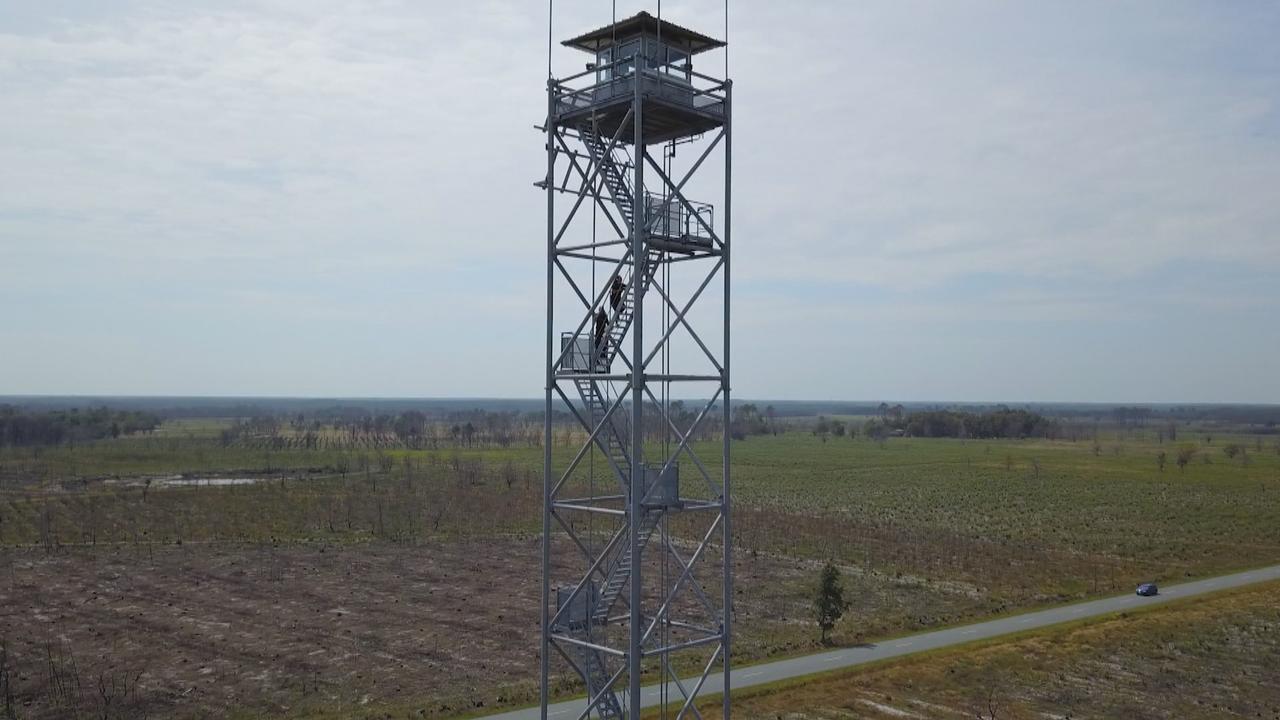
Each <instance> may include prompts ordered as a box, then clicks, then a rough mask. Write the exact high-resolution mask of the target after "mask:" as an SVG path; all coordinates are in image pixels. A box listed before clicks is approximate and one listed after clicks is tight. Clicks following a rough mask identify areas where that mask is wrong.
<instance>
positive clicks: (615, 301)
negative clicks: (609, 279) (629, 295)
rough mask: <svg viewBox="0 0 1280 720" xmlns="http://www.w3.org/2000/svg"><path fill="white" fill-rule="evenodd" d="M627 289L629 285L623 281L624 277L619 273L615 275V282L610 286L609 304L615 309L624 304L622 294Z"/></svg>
mask: <svg viewBox="0 0 1280 720" xmlns="http://www.w3.org/2000/svg"><path fill="white" fill-rule="evenodd" d="M626 291H627V286H626V285H625V284H624V283H623V282H622V278H620V277H618V276H617V275H614V276H613V284H612V285H610V286H609V304H610V305H611V306H613V309H614V310H617V309H618V306H619V305H621V304H622V295H623V294H624V293H625V292H626Z"/></svg>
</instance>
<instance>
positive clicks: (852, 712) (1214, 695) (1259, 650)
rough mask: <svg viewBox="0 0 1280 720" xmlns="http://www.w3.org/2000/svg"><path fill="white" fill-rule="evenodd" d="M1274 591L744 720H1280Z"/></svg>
mask: <svg viewBox="0 0 1280 720" xmlns="http://www.w3.org/2000/svg"><path fill="white" fill-rule="evenodd" d="M1277 667H1280V583H1270V584H1268V585H1263V586H1259V587H1256V588H1249V589H1245V590H1240V591H1235V592H1231V593H1226V594H1223V595H1217V596H1212V597H1208V598H1199V599H1194V600H1188V601H1186V602H1182V603H1179V604H1176V605H1173V606H1166V607H1162V608H1160V609H1156V610H1152V611H1148V612H1143V613H1138V614H1133V615H1128V616H1125V615H1121V616H1116V617H1111V618H1108V619H1105V620H1101V621H1097V622H1092V623H1087V624H1083V625H1075V626H1069V627H1065V628H1060V629H1056V630H1050V631H1047V632H1042V633H1038V634H1035V635H1031V636H1025V637H1022V638H1020V639H1014V640H1010V641H1005V642H999V641H997V642H994V643H992V644H987V645H984V646H981V647H977V648H961V649H957V650H951V651H941V652H937V653H932V654H928V655H924V656H921V657H918V658H915V659H908V660H905V661H901V662H897V663H894V664H889V665H882V666H879V667H875V668H871V669H867V670H862V671H853V672H851V673H847V674H842V675H838V676H832V677H826V678H820V679H817V680H813V681H810V682H807V683H803V684H798V685H796V686H794V687H790V688H787V689H781V690H774V691H760V692H757V693H755V694H753V695H752V696H751V697H746V698H742V699H740V700H738V701H736V702H735V704H734V715H735V717H740V718H744V719H754V718H761V719H764V718H768V719H769V720H775V719H776V718H785V719H787V720H809V719H817V718H824V719H825V718H885V719H887V718H897V719H900V718H991V717H992V716H993V715H992V711H993V710H994V717H995V718H997V719H998V720H1022V719H1026V720H1030V719H1032V718H1035V719H1036V720H1039V719H1041V718H1094V717H1098V718H1102V717H1105V718H1112V717H1125V718H1267V719H1274V718H1280V673H1277V672H1276V668H1277Z"/></svg>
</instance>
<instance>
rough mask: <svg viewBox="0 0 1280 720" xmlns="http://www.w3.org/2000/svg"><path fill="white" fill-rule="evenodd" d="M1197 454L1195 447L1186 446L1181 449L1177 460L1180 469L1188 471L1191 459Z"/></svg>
mask: <svg viewBox="0 0 1280 720" xmlns="http://www.w3.org/2000/svg"><path fill="white" fill-rule="evenodd" d="M1195 456H1196V449H1195V448H1194V447H1184V448H1182V449H1181V450H1179V451H1178V460H1177V462H1178V469H1179V470H1181V471H1183V472H1186V470H1187V465H1189V464H1190V463H1191V459H1192V458H1194V457H1195Z"/></svg>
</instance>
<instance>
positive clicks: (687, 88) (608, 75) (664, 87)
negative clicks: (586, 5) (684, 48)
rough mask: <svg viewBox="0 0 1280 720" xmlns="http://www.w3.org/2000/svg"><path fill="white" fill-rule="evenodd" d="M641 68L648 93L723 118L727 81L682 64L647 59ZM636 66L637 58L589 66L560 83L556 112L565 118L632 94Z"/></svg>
mask: <svg viewBox="0 0 1280 720" xmlns="http://www.w3.org/2000/svg"><path fill="white" fill-rule="evenodd" d="M642 65H643V67H644V69H642V70H641V71H640V73H639V76H640V78H641V82H642V83H643V87H642V90H643V91H644V92H646V93H647V94H650V95H655V96H657V97H660V98H662V99H663V100H666V101H667V102H671V103H675V104H678V105H684V106H687V107H688V108H690V109H692V110H696V111H698V112H703V113H708V114H711V115H717V116H723V115H724V106H725V97H726V86H727V82H726V81H724V80H720V79H718V78H714V77H711V76H710V75H703V74H701V73H698V72H694V71H693V70H691V69H689V68H688V67H687V66H686V65H685V64H684V63H683V62H679V63H666V64H658V63H656V62H653V61H650V60H649V59H648V58H644V62H643V63H642ZM635 66H636V56H629V57H624V58H619V59H617V60H614V61H613V62H611V63H608V64H606V65H600V66H594V65H589V66H588V69H587V70H586V71H584V72H581V73H578V74H576V75H570V76H569V77H567V78H562V79H560V80H557V81H556V83H555V91H556V96H555V101H556V112H557V113H559V114H561V115H564V114H569V113H572V112H575V111H578V110H587V109H590V108H592V107H596V106H600V105H604V104H607V103H609V102H612V101H613V100H616V99H618V98H621V97H625V96H630V95H632V94H633V93H635V80H636V73H635V71H634V69H635ZM602 78H603V79H602ZM583 83H587V84H585V85H584V84H583Z"/></svg>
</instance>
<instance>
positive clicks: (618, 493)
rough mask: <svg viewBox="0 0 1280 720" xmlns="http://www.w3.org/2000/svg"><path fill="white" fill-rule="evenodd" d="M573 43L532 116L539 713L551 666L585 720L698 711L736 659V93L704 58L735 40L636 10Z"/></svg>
mask: <svg viewBox="0 0 1280 720" xmlns="http://www.w3.org/2000/svg"><path fill="white" fill-rule="evenodd" d="M563 44H564V45H565V46H566V47H569V48H574V49H577V50H581V51H583V52H585V53H588V54H589V55H590V56H591V58H590V59H589V61H588V62H587V65H586V71H585V72H580V73H578V74H576V75H572V76H570V77H565V78H561V79H549V80H548V84H547V120H546V124H545V127H544V128H542V129H543V130H545V131H546V150H547V169H546V176H545V177H544V179H543V180H542V181H540V182H539V183H538V186H539V187H540V188H542V189H544V190H545V191H546V197H547V268H546V272H547V327H546V333H547V336H546V342H547V348H546V351H547V357H546V427H545V429H544V446H543V447H544V453H545V455H544V481H543V482H544V490H543V503H544V504H543V543H542V553H543V554H542V593H543V594H542V619H541V622H542V646H541V654H540V661H541V678H542V717H543V718H544V720H545V718H546V717H547V704H548V680H549V678H550V677H551V676H552V675H557V674H559V675H565V676H567V677H572V676H575V675H576V676H577V677H579V678H581V680H582V683H583V684H584V685H585V690H586V694H587V699H586V700H585V701H583V702H582V704H581V708H580V712H579V714H578V716H577V717H578V719H579V720H582V719H583V718H587V717H597V718H609V719H613V718H624V717H626V718H633V719H634V718H638V717H639V716H640V711H641V709H642V708H649V707H658V708H660V709H659V710H658V711H657V712H658V714H659V716H660V717H663V718H666V717H674V718H683V717H697V718H701V717H702V712H705V706H704V707H702V708H699V707H698V706H697V704H696V700H697V699H698V697H699V695H700V694H701V695H703V696H706V695H708V694H712V693H720V692H722V690H724V689H725V688H727V687H728V686H729V682H728V681H729V666H730V662H729V657H730V652H729V651H730V638H731V632H730V627H731V621H732V586H733V574H732V569H731V568H732V565H731V561H732V535H731V528H730V522H729V520H730V506H729V500H730V482H729V424H730V423H729V421H730V417H729V247H730V243H729V218H730V197H731V192H730V169H731V155H732V153H731V143H730V137H731V134H730V128H731V122H730V116H731V113H730V108H731V87H732V85H731V83H730V81H729V80H728V79H726V78H715V77H712V76H710V75H706V74H702V73H700V72H695V71H694V60H695V59H696V58H698V56H699V54H700V53H703V52H706V51H708V50H715V49H719V48H724V47H725V43H724V42H722V41H720V40H716V39H714V38H711V37H708V36H706V35H703V34H701V33H698V32H695V31H693V30H690V29H687V28H683V27H680V26H678V25H675V24H673V23H670V22H666V21H664V20H662V19H660V18H655V17H653V16H652V15H649V14H648V13H640V14H638V15H635V16H634V17H630V18H627V19H625V20H621V21H618V22H615V23H614V24H613V25H610V26H607V27H604V28H601V29H599V30H595V31H592V32H589V33H586V34H584V35H581V36H578V37H575V38H573V39H571V40H567V41H565V42H564V43H563ZM726 65H727V64H726ZM721 160H722V161H723V173H721V172H720V170H719V163H720V161H721ZM694 193H704V194H702V195H701V197H703V198H715V197H717V196H719V195H720V194H721V193H722V194H723V195H722V197H723V202H722V203H721V204H719V208H717V207H715V205H713V204H709V203H705V202H695V201H694V200H693V199H691V198H692V197H693V195H694ZM557 200H560V203H557ZM717 416H718V417H717ZM557 418H560V419H565V418H567V419H568V421H569V425H566V424H564V423H563V422H561V423H557V422H555V421H556V419H557ZM717 453H718V454H719V455H720V457H719V458H718V462H717V461H716V458H715V457H714V455H715V454H717ZM720 704H721V706H722V710H721V712H722V713H723V716H724V718H726V719H727V718H728V716H729V696H728V693H727V692H725V693H724V697H723V700H722V702H721V703H720ZM562 717H566V718H568V717H570V716H569V715H565V716H562Z"/></svg>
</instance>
